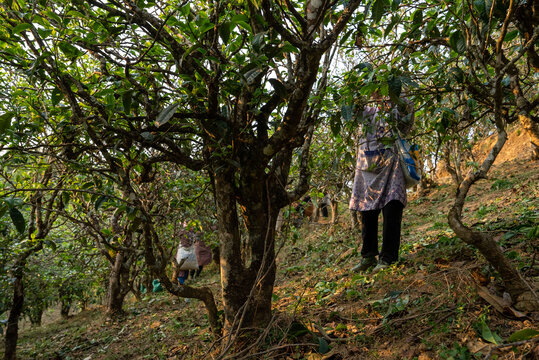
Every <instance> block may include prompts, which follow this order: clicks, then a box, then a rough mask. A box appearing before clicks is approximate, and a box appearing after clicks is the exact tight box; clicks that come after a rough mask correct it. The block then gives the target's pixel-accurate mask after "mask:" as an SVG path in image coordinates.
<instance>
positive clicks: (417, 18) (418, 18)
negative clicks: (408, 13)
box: [412, 9, 423, 25]
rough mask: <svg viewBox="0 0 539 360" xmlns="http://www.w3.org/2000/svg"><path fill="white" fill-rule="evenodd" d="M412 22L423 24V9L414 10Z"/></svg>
mask: <svg viewBox="0 0 539 360" xmlns="http://www.w3.org/2000/svg"><path fill="white" fill-rule="evenodd" d="M412 22H413V23H414V25H421V24H422V23H423V10H421V9H419V10H416V11H415V12H414V14H413V15H412Z"/></svg>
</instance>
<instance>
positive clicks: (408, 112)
mask: <svg viewBox="0 0 539 360" xmlns="http://www.w3.org/2000/svg"><path fill="white" fill-rule="evenodd" d="M398 110H399V114H400V116H399V121H397V128H398V129H399V132H400V133H401V135H403V136H404V135H407V134H408V133H409V132H410V131H411V130H412V128H413V126H414V121H415V111H414V104H413V103H412V102H411V101H410V100H408V99H404V100H403V103H402V104H400V105H399V106H398Z"/></svg>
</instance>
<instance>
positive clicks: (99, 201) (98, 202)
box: [94, 195, 108, 211]
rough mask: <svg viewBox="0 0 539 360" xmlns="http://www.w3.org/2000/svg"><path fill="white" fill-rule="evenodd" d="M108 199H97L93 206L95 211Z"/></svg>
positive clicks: (104, 196) (102, 196)
mask: <svg viewBox="0 0 539 360" xmlns="http://www.w3.org/2000/svg"><path fill="white" fill-rule="evenodd" d="M107 199H108V196H106V195H101V196H100V197H98V198H97V200H96V201H95V204H94V208H95V211H97V210H99V207H100V206H101V205H102V204H103V203H104V202H105V201H106V200H107Z"/></svg>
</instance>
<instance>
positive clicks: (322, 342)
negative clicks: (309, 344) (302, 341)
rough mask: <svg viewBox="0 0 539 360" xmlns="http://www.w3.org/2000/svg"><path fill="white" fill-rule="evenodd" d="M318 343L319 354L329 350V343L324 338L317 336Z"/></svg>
mask: <svg viewBox="0 0 539 360" xmlns="http://www.w3.org/2000/svg"><path fill="white" fill-rule="evenodd" d="M318 345H319V346H318V353H319V354H325V353H327V352H328V351H329V344H328V342H327V341H326V340H325V339H324V338H321V337H318Z"/></svg>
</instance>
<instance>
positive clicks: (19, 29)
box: [12, 23, 32, 34]
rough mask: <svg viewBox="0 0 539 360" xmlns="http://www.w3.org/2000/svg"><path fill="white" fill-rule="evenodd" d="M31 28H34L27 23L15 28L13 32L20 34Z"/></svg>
mask: <svg viewBox="0 0 539 360" xmlns="http://www.w3.org/2000/svg"><path fill="white" fill-rule="evenodd" d="M31 27H32V25H30V24H27V23H23V24H19V25H17V26H15V27H14V28H13V30H12V31H13V34H19V33H21V32H23V31H25V30H28V29H30V28H31Z"/></svg>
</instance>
